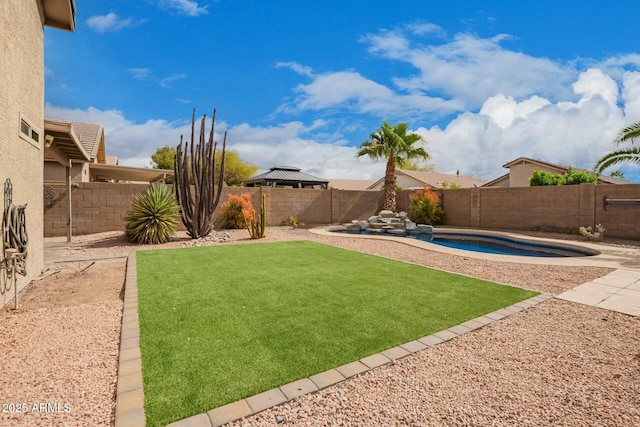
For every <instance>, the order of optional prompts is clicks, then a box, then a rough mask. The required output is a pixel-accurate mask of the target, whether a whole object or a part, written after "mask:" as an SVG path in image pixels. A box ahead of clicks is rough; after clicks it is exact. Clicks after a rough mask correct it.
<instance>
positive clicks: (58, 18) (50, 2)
mask: <svg viewBox="0 0 640 427" xmlns="http://www.w3.org/2000/svg"><path fill="white" fill-rule="evenodd" d="M42 4H43V8H44V25H46V26H48V27H52V28H57V29H60V30H65V31H71V32H73V31H75V30H76V5H75V0H43V1H42Z"/></svg>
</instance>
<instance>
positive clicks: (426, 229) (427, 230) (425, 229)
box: [416, 224, 433, 234]
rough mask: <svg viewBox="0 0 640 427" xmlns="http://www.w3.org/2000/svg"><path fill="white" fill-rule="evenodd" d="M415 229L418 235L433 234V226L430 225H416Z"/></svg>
mask: <svg viewBox="0 0 640 427" xmlns="http://www.w3.org/2000/svg"><path fill="white" fill-rule="evenodd" d="M416 228H417V229H418V231H419V232H420V233H423V234H431V233H433V226H432V225H427V224H418V225H417V226H416Z"/></svg>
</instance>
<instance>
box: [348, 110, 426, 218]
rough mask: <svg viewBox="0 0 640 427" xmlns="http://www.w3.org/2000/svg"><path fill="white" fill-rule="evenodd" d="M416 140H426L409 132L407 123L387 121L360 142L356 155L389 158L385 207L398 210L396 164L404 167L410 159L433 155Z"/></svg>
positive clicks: (385, 176) (385, 178)
mask: <svg viewBox="0 0 640 427" xmlns="http://www.w3.org/2000/svg"><path fill="white" fill-rule="evenodd" d="M416 142H424V141H423V139H422V137H421V136H420V135H418V134H415V133H412V134H407V124H406V123H398V124H397V125H390V124H388V123H387V122H386V121H385V122H383V123H382V126H381V127H380V128H378V130H377V131H376V132H375V133H372V134H371V136H370V139H369V140H368V141H365V142H363V143H362V144H360V150H359V151H358V154H356V157H362V156H368V157H370V158H371V159H374V160H376V159H381V158H385V159H387V170H386V173H385V175H384V205H383V209H387V210H390V211H395V210H396V181H397V173H396V166H398V167H403V166H404V165H405V163H406V162H407V161H408V160H411V159H417V158H422V159H424V160H429V159H430V158H431V156H429V154H428V153H427V152H426V151H424V149H423V148H422V147H414V146H413V144H415V143H416Z"/></svg>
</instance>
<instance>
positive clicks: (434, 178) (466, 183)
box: [368, 169, 484, 189]
mask: <svg viewBox="0 0 640 427" xmlns="http://www.w3.org/2000/svg"><path fill="white" fill-rule="evenodd" d="M398 175H406V176H409V177H411V178H413V179H415V180H418V181H420V182H423V183H424V184H427V185H429V186H431V187H434V188H441V187H442V186H443V185H444V184H445V183H447V184H456V185H457V186H459V187H460V188H472V187H480V186H481V185H482V184H484V181H482V180H479V179H475V178H472V177H470V176H464V175H457V174H456V175H454V174H445V173H438V172H424V171H414V170H403V169H399V170H398ZM382 182H384V177H382V178H380V179H379V180H377V181H376V182H375V183H373V184H372V185H370V186H369V187H368V188H370V189H371V188H374V187H376V186H378V185H379V184H380V183H382Z"/></svg>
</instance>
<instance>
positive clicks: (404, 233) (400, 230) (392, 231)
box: [387, 229, 407, 236]
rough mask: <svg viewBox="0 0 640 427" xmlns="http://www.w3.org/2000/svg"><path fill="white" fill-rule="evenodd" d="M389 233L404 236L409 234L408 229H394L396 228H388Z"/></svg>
mask: <svg viewBox="0 0 640 427" xmlns="http://www.w3.org/2000/svg"><path fill="white" fill-rule="evenodd" d="M387 233H388V234H393V235H396V236H404V235H406V234H407V232H406V231H404V230H403V229H394V230H387Z"/></svg>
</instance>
